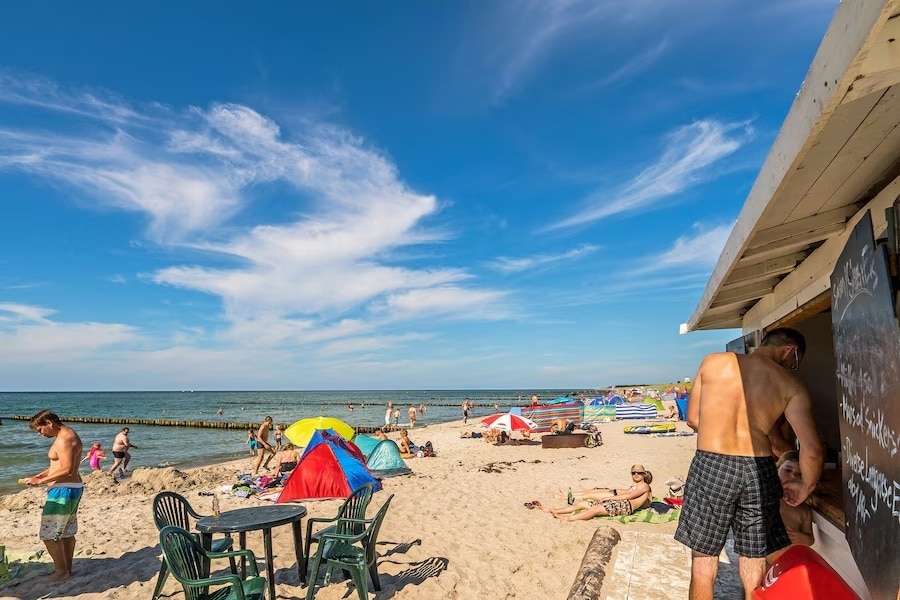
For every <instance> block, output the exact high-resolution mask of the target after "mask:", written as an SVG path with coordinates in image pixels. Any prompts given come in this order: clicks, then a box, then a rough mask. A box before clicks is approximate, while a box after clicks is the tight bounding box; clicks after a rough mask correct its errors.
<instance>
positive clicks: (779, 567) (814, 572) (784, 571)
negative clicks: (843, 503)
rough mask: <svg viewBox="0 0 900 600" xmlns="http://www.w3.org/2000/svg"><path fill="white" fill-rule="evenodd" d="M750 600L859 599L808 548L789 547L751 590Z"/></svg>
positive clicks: (838, 576)
mask: <svg viewBox="0 0 900 600" xmlns="http://www.w3.org/2000/svg"><path fill="white" fill-rule="evenodd" d="M753 600H859V596H857V595H856V593H855V592H854V591H853V590H852V589H850V586H848V585H847V584H846V583H844V580H843V579H841V576H840V575H838V574H837V572H836V571H835V570H834V569H832V568H831V565H829V564H828V563H827V562H825V559H823V558H822V557H821V556H819V555H818V554H816V552H815V551H814V550H813V549H812V548H809V547H808V546H791V547H790V548H788V549H787V550H786V551H785V552H784V554H782V555H781V557H780V558H779V559H778V560H777V561H775V564H773V565H772V566H771V567H769V570H768V571H766V575H765V577H764V578H763V583H762V585H761V586H760V587H758V588H756V589H755V590H753Z"/></svg>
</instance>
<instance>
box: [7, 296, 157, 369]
mask: <svg viewBox="0 0 900 600" xmlns="http://www.w3.org/2000/svg"><path fill="white" fill-rule="evenodd" d="M54 312H55V311H53V310H51V309H47V308H44V307H40V306H30V305H25V304H15V303H2V304H0V362H2V363H4V364H7V365H20V364H35V363H37V364H46V363H57V362H65V361H69V360H71V359H72V357H73V356H79V357H81V358H85V357H87V356H90V355H91V354H93V353H95V352H97V351H100V350H104V349H108V348H111V347H115V346H117V345H120V344H125V343H135V342H138V341H140V337H139V336H138V334H137V332H136V330H135V329H134V328H132V327H129V326H127V325H121V324H116V323H92V322H87V323H63V322H59V321H55V320H53V319H51V318H50V317H51V316H52V315H53V314H54Z"/></svg>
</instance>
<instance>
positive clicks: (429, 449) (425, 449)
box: [422, 442, 434, 457]
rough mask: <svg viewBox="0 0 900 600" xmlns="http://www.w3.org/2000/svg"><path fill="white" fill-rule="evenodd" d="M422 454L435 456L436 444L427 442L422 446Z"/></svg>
mask: <svg viewBox="0 0 900 600" xmlns="http://www.w3.org/2000/svg"><path fill="white" fill-rule="evenodd" d="M422 456H423V457H426V456H434V446H432V445H431V442H425V445H424V446H422Z"/></svg>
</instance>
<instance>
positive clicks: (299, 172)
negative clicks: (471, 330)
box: [0, 75, 511, 345]
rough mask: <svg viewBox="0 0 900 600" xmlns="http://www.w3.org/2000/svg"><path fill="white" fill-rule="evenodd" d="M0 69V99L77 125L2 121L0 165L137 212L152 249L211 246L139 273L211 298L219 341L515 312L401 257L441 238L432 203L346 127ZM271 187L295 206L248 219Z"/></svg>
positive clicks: (318, 337) (439, 269)
mask: <svg viewBox="0 0 900 600" xmlns="http://www.w3.org/2000/svg"><path fill="white" fill-rule="evenodd" d="M4 77H5V79H4V81H5V82H7V83H9V84H10V86H9V89H8V90H7V91H6V92H0V102H6V103H8V104H9V103H13V104H17V105H20V106H24V107H28V108H29V109H34V110H40V111H43V113H44V114H47V115H49V116H50V118H52V119H56V120H63V122H65V120H67V119H69V120H71V119H72V118H73V116H74V117H75V118H77V119H78V127H77V133H71V134H69V133H65V132H66V131H68V129H67V128H64V127H62V128H57V127H54V128H53V129H47V130H38V129H33V128H29V129H23V128H21V127H19V128H16V127H9V126H7V127H3V125H2V122H3V119H2V118H0V170H16V171H20V172H25V173H28V174H32V175H35V176H39V177H41V178H45V179H48V180H51V181H56V182H59V183H61V184H64V185H69V186H75V187H76V188H77V189H79V190H81V192H82V194H83V195H84V197H85V198H87V199H90V202H96V203H99V204H100V205H101V206H104V207H106V208H112V209H117V210H123V211H131V212H136V213H139V214H141V215H144V216H146V218H147V220H148V227H147V232H146V233H147V237H148V238H149V239H150V240H151V241H152V242H154V243H155V244H158V245H163V246H166V247H168V248H170V249H172V250H174V251H175V252H176V253H177V251H178V250H179V249H186V250H191V251H196V250H200V251H202V254H201V255H202V256H213V257H215V259H216V262H217V264H216V266H215V267H212V266H209V265H208V264H204V263H203V262H202V261H200V260H199V259H196V257H197V256H198V254H197V253H196V252H192V253H191V254H192V256H193V257H195V258H194V260H195V261H196V262H195V264H180V265H179V264H176V265H174V266H171V267H168V268H164V269H159V270H157V271H154V272H151V273H144V274H140V275H141V277H142V279H143V280H144V281H145V282H150V283H155V284H159V285H167V286H173V287H177V288H182V289H186V290H193V291H199V292H203V293H206V294H210V295H213V296H216V297H219V298H221V301H222V306H223V311H222V316H223V317H224V319H225V323H226V324H227V326H228V330H227V331H224V332H223V331H220V332H218V333H217V335H218V336H219V339H220V340H224V339H230V340H232V341H233V340H234V339H236V337H235V336H239V337H240V339H241V340H243V341H249V343H253V344H266V343H268V344H269V345H277V344H282V343H287V342H288V341H290V342H291V343H294V344H302V343H310V342H316V341H318V342H321V341H322V340H334V339H340V338H348V337H354V336H361V335H373V334H376V333H377V332H378V328H379V327H383V326H384V325H385V324H386V323H391V322H397V321H401V320H405V319H410V320H411V319H422V318H434V319H458V318H468V319H501V318H506V317H507V316H508V315H509V314H511V311H510V310H509V309H508V308H506V307H505V306H506V305H508V304H509V302H508V301H504V299H505V296H506V294H505V292H503V291H501V290H494V289H485V288H482V287H480V286H479V285H478V284H477V283H476V282H475V278H474V276H473V275H472V274H471V273H469V272H468V271H467V270H465V269H463V268H457V267H453V266H434V267H431V268H419V267H417V268H411V267H408V266H406V265H405V264H404V262H403V258H402V253H401V252H399V250H401V249H403V248H411V247H416V246H422V245H426V244H437V243H442V242H444V241H445V240H447V239H448V235H449V234H448V233H447V232H445V231H441V230H438V229H435V228H429V227H426V226H425V225H424V222H425V220H426V219H429V218H432V217H433V216H434V215H436V214H437V213H438V212H439V211H440V209H441V204H440V202H439V201H438V199H437V198H435V197H434V196H432V195H428V194H423V193H419V192H417V191H415V190H412V189H410V188H409V187H408V186H407V185H406V184H405V183H404V182H403V181H402V180H401V178H400V176H399V174H398V173H397V169H396V167H395V166H394V165H393V164H392V163H391V162H390V161H389V160H388V159H387V158H386V157H385V156H384V155H383V154H382V153H380V152H379V151H378V150H377V149H375V148H372V147H371V146H369V145H368V144H367V143H366V142H365V141H364V140H362V139H360V138H359V137H357V136H354V135H353V134H352V133H351V132H349V131H347V130H345V129H343V128H340V127H336V126H334V125H331V124H328V123H312V124H309V125H308V126H307V127H306V128H305V129H302V130H300V131H297V132H296V133H292V135H291V136H287V135H285V134H284V133H283V132H282V130H281V128H280V126H279V125H278V124H277V123H276V122H275V121H274V120H273V119H271V118H269V117H266V116H264V115H262V114H260V113H259V112H257V111H255V110H253V109H252V108H250V107H248V106H243V105H239V104H213V105H212V106H210V107H208V108H200V107H192V108H189V109H186V110H175V109H171V108H166V107H162V106H159V105H152V106H149V107H146V109H144V108H141V107H132V106H129V105H126V104H125V103H124V102H122V103H119V101H117V100H116V99H115V98H114V97H112V95H108V96H105V97H104V98H103V100H97V98H98V97H99V96H98V95H97V94H96V93H94V92H91V93H90V94H88V93H84V92H81V93H79V92H77V91H74V92H73V91H64V90H61V89H60V88H58V87H57V86H55V85H53V84H51V83H46V82H41V81H35V80H24V81H17V80H15V79H11V78H10V76H9V75H5V76H4ZM9 90H13V91H9ZM36 96H39V97H36ZM108 115H113V117H112V118H111V119H110V118H108ZM111 120H112V121H115V126H114V127H112V126H110V121H111ZM273 182H277V183H279V184H280V185H282V186H285V184H286V187H287V188H288V189H289V190H290V191H289V192H288V193H286V194H284V198H283V200H282V202H283V204H284V207H285V208H288V207H289V208H290V209H292V210H289V211H288V212H289V213H292V215H293V216H291V217H288V218H287V219H283V218H281V219H279V220H278V222H260V221H257V222H254V221H253V220H252V219H253V215H254V214H256V213H254V211H253V203H254V199H255V197H256V196H255V193H256V190H257V189H258V188H259V187H260V186H264V185H266V184H270V183H273ZM136 246H140V244H136ZM176 255H177V254H176ZM223 259H225V263H224V264H225V265H227V266H223ZM112 280H113V281H117V282H124V281H125V280H126V274H116V275H115V276H113V278H112ZM397 339H400V338H397Z"/></svg>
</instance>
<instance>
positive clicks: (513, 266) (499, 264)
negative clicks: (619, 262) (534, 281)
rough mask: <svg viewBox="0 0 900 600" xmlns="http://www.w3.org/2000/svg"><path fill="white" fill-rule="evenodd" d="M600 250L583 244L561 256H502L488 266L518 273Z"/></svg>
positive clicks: (502, 271) (575, 258)
mask: <svg viewBox="0 0 900 600" xmlns="http://www.w3.org/2000/svg"><path fill="white" fill-rule="evenodd" d="M598 249H599V246H594V245H592V244H581V245H580V246H578V247H577V248H573V249H572V250H569V251H567V252H562V253H559V254H537V255H535V256H527V257H523V258H510V257H506V256H500V257H497V258H496V259H494V260H492V261H490V262H489V263H488V264H487V266H488V267H489V268H491V269H494V270H496V271H500V272H501V273H518V272H520V271H529V270H531V269H535V268H538V267H544V266H547V265H551V264H555V263H559V262H565V261H569V260H577V259H579V258H581V257H583V256H587V255H588V254H591V253H593V252H595V251H597V250H598Z"/></svg>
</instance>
